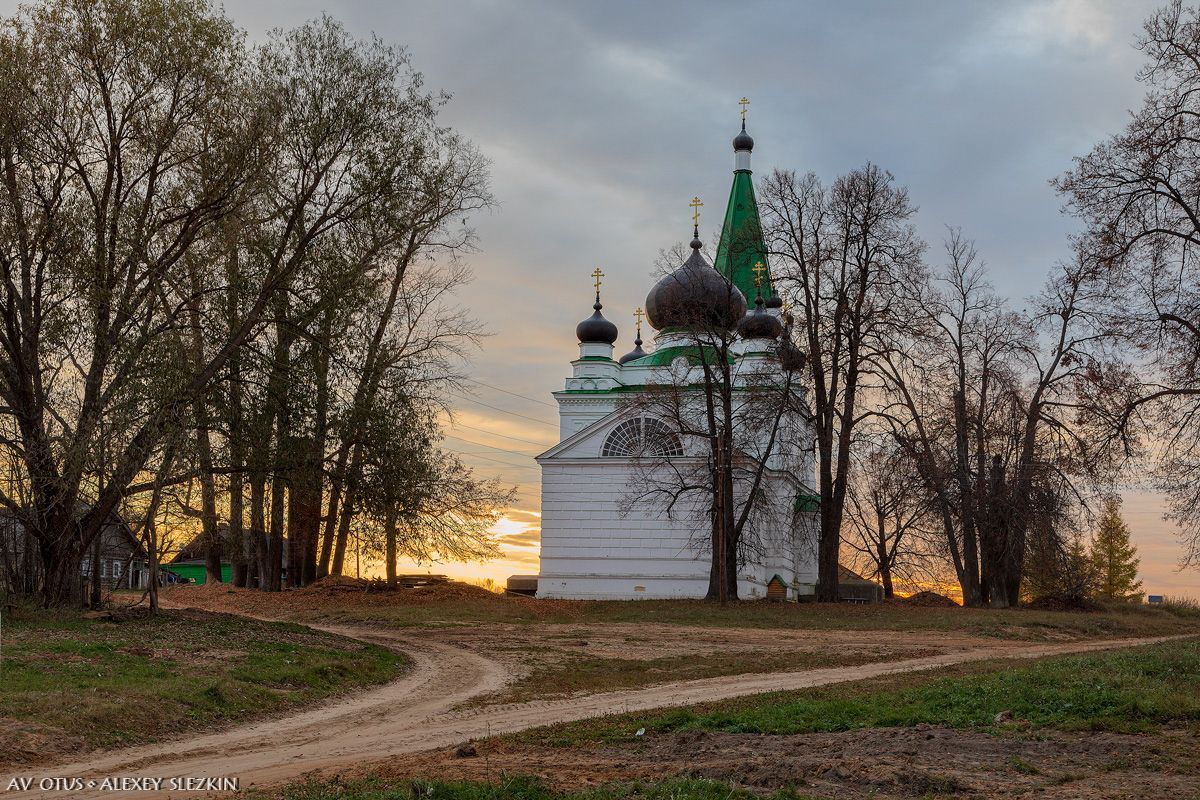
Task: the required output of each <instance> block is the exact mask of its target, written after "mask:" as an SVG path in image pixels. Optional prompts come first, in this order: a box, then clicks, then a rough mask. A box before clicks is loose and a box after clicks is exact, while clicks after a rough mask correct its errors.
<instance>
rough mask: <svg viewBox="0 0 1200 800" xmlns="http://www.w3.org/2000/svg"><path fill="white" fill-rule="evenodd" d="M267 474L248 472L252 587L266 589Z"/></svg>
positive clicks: (267, 578)
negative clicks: (253, 571)
mask: <svg viewBox="0 0 1200 800" xmlns="http://www.w3.org/2000/svg"><path fill="white" fill-rule="evenodd" d="M266 495H267V474H266V473H265V472H262V471H257V470H256V471H255V472H252V473H251V474H250V539H251V542H250V546H251V547H253V549H254V564H255V566H256V569H255V572H257V575H256V578H257V580H256V581H255V582H254V583H253V584H252V586H253V587H254V588H258V589H260V590H262V591H266V590H267V589H268V588H269V586H268V580H269V575H270V569H269V567H268V565H269V563H270V562H269V561H268V560H267V559H268V558H269V557H270V556H269V554H268V553H267V507H266V506H267V496H266Z"/></svg>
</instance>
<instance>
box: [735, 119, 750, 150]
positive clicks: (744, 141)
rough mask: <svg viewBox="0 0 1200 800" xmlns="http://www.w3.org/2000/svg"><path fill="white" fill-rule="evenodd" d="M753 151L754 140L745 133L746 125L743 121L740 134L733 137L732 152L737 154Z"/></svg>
mask: <svg viewBox="0 0 1200 800" xmlns="http://www.w3.org/2000/svg"><path fill="white" fill-rule="evenodd" d="M753 149H754V139H753V137H751V136H750V134H748V133H746V123H745V121H743V122H742V130H741V133H739V134H738V135H737V136H735V137H733V150H734V152H737V151H738V150H753Z"/></svg>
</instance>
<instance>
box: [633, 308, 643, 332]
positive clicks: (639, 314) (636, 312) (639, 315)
mask: <svg viewBox="0 0 1200 800" xmlns="http://www.w3.org/2000/svg"><path fill="white" fill-rule="evenodd" d="M645 313H646V312H645V311H642V308H641V306H638V307H637V309H635V310H634V312H633V315H634V316H635V317H637V324H638V328H641V327H642V315H643V314H645Z"/></svg>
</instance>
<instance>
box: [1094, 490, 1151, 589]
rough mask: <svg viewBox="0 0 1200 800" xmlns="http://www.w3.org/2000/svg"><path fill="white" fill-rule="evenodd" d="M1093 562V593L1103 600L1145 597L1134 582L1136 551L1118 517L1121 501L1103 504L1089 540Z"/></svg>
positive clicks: (1122, 522) (1125, 527) (1110, 500)
mask: <svg viewBox="0 0 1200 800" xmlns="http://www.w3.org/2000/svg"><path fill="white" fill-rule="evenodd" d="M1092 563H1093V565H1095V570H1096V579H1097V581H1096V593H1097V596H1098V597H1100V598H1102V599H1105V600H1125V601H1131V602H1133V601H1140V600H1141V599H1142V597H1143V595H1144V593H1143V592H1142V582H1141V581H1139V580H1138V579H1137V571H1138V564H1140V563H1141V559H1139V558H1138V557H1137V548H1136V547H1134V546H1133V544H1132V543H1131V542H1130V541H1129V526H1127V525H1126V524H1125V520H1124V519H1122V518H1121V501H1120V499H1119V498H1116V497H1112V498H1109V499H1108V500H1105V501H1104V510H1103V511H1102V512H1101V515H1100V525H1099V527H1098V529H1097V530H1096V537H1095V539H1094V540H1093V541H1092Z"/></svg>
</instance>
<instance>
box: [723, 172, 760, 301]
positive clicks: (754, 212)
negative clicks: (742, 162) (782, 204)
mask: <svg viewBox="0 0 1200 800" xmlns="http://www.w3.org/2000/svg"><path fill="white" fill-rule="evenodd" d="M759 261H761V262H762V264H763V266H764V267H767V270H768V271H767V272H764V273H763V281H762V293H763V297H770V296H771V294H772V290H771V273H770V264H769V263H768V261H767V248H766V245H765V244H763V237H762V224H761V223H760V222H759V218H758V202H757V201H756V200H755V199H754V178H753V176H752V174H751V172H750V170H748V169H739V170H735V171H734V173H733V187H732V188H731V189H730V190H729V205H728V206H726V208H725V223H724V225H722V226H721V242H720V244H718V245H717V258H716V261H714V262H713V266H714V267H715V268H716V270H717V271H718V272H720V273H721V274H722V275H724V276H725V277H726V278H728V279H729V280H731V281H733V284H734V285H735V286H737V287H738V289H740V290H741V292H742V294H744V295H745V296H746V300H748V301H749V303H750V305H751V307H753V305H754V296H755V293H756V292H757V291H758V290H757V289H755V287H754V265H755V264H756V263H758V262H759Z"/></svg>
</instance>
